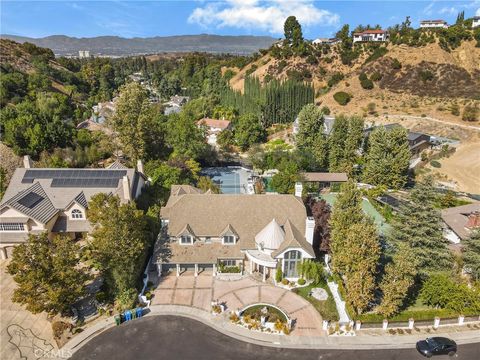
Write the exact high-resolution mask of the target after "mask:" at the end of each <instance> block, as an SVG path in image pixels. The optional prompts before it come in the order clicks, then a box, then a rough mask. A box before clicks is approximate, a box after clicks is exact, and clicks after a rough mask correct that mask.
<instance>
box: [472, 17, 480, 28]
mask: <svg viewBox="0 0 480 360" xmlns="http://www.w3.org/2000/svg"><path fill="white" fill-rule="evenodd" d="M479 26H480V16H474V17H473V21H472V29H475V28H477V27H479Z"/></svg>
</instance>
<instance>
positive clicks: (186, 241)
mask: <svg viewBox="0 0 480 360" xmlns="http://www.w3.org/2000/svg"><path fill="white" fill-rule="evenodd" d="M180 244H182V245H192V244H193V236H190V235H182V236H180Z"/></svg>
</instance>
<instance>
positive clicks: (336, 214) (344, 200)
mask: <svg viewBox="0 0 480 360" xmlns="http://www.w3.org/2000/svg"><path fill="white" fill-rule="evenodd" d="M361 204H362V197H361V193H360V191H358V190H357V188H356V186H355V184H354V183H353V182H352V181H349V182H347V183H346V184H344V185H343V186H342V189H341V193H340V194H339V195H338V197H337V200H336V201H335V204H334V205H333V211H332V216H331V217H330V228H331V236H330V249H331V253H332V268H333V271H335V272H336V273H339V274H343V273H344V272H345V271H346V269H347V266H348V263H347V261H346V260H345V257H344V256H343V255H344V250H345V248H346V246H347V245H346V241H347V236H348V233H349V232H350V228H351V226H353V225H354V224H358V223H361V222H363V221H364V214H363V212H362V205H361Z"/></svg>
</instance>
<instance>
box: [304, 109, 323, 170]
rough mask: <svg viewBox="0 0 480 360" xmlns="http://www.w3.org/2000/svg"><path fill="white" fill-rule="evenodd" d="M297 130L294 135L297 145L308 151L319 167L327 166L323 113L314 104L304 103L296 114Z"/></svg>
mask: <svg viewBox="0 0 480 360" xmlns="http://www.w3.org/2000/svg"><path fill="white" fill-rule="evenodd" d="M298 124H299V131H298V134H297V136H296V140H297V146H298V148H299V149H301V150H304V151H310V152H311V153H312V154H313V156H314V158H315V161H316V163H317V166H318V167H320V168H326V167H327V161H328V144H327V139H326V137H325V135H324V133H323V126H324V120H323V113H322V111H321V110H320V109H319V108H318V107H317V106H315V104H307V105H305V106H304V107H303V108H302V110H301V111H300V113H299V114H298Z"/></svg>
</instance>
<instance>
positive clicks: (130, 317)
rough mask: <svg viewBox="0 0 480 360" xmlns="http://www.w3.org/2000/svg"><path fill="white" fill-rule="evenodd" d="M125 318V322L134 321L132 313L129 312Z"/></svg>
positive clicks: (126, 312)
mask: <svg viewBox="0 0 480 360" xmlns="http://www.w3.org/2000/svg"><path fill="white" fill-rule="evenodd" d="M124 316H125V321H130V320H132V313H131V312H130V311H129V310H127V311H125V313H124Z"/></svg>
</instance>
